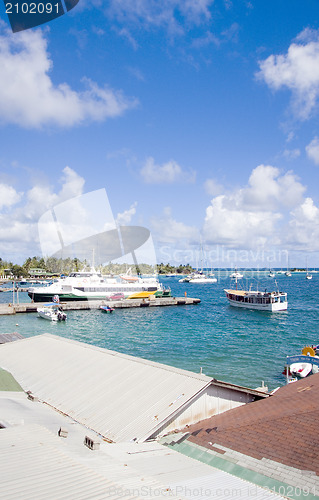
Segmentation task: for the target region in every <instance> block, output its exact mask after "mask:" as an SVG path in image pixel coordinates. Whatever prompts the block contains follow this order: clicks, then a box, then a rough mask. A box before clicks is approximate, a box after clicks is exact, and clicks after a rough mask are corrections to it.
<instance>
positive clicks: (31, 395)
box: [27, 391, 39, 401]
mask: <svg viewBox="0 0 319 500" xmlns="http://www.w3.org/2000/svg"><path fill="white" fill-rule="evenodd" d="M27 394H28V399H30V401H39V398H38V397H37V396H35V395H34V394H32V392H30V391H28V392H27Z"/></svg>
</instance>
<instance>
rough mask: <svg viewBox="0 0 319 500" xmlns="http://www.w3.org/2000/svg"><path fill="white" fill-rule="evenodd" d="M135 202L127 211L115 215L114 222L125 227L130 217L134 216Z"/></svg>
mask: <svg viewBox="0 0 319 500" xmlns="http://www.w3.org/2000/svg"><path fill="white" fill-rule="evenodd" d="M136 207H137V202H136V201H135V202H134V203H133V204H132V205H131V206H130V208H129V209H128V210H124V212H122V213H120V214H117V217H116V222H117V223H118V224H119V225H120V226H121V225H122V226H125V225H127V224H129V223H130V222H131V220H132V217H133V216H134V215H135V214H136Z"/></svg>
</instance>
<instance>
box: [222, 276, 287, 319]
mask: <svg viewBox="0 0 319 500" xmlns="http://www.w3.org/2000/svg"><path fill="white" fill-rule="evenodd" d="M224 291H225V293H226V297H227V299H228V302H229V304H230V305H232V306H235V307H245V308H246V309H256V310H258V311H270V312H277V311H286V310H287V307H288V301H287V293H285V292H279V291H275V292H267V291H265V292H259V291H258V290H251V289H249V290H237V280H236V289H235V290H233V289H225V290H224Z"/></svg>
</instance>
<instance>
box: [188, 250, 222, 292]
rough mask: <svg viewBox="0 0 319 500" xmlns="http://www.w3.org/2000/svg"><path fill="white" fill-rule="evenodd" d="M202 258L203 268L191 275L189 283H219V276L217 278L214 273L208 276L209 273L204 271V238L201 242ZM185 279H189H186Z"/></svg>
mask: <svg viewBox="0 0 319 500" xmlns="http://www.w3.org/2000/svg"><path fill="white" fill-rule="evenodd" d="M200 258H201V270H200V271H198V272H197V273H193V274H191V276H190V279H189V280H188V283H198V284H202V283H207V284H208V283H217V278H215V276H214V274H211V275H210V276H207V274H205V273H204V271H203V244H202V240H201V242H200ZM185 281H187V280H186V279H185Z"/></svg>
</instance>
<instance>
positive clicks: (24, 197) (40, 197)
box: [0, 167, 84, 260]
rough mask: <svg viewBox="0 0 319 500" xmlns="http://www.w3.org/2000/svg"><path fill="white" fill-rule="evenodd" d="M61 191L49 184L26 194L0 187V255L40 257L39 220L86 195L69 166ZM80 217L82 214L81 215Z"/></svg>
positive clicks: (6, 186)
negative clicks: (51, 211) (67, 201)
mask: <svg viewBox="0 0 319 500" xmlns="http://www.w3.org/2000/svg"><path fill="white" fill-rule="evenodd" d="M60 185H61V188H60V190H58V191H57V192H56V191H55V190H54V188H53V187H52V186H50V185H49V184H44V183H43V182H42V183H41V184H36V185H34V186H33V187H32V188H30V189H29V190H26V191H25V193H17V191H16V190H15V189H14V187H12V186H8V185H4V184H0V225H1V229H2V230H1V231H0V254H1V255H2V256H3V255H8V256H9V258H10V259H13V260H14V255H17V254H18V253H19V254H20V255H24V257H25V256H27V255H36V254H38V255H39V254H40V247H39V241H38V240H39V239H38V225H37V224H38V221H39V218H40V217H41V216H42V214H43V213H44V212H45V211H46V210H48V209H50V208H52V207H54V206H55V205H57V204H59V203H61V202H63V201H65V200H67V199H69V198H74V197H75V196H78V195H80V194H82V192H83V187H84V179H83V178H82V177H80V176H79V175H78V174H77V173H76V172H75V171H74V170H72V169H71V168H70V167H65V168H64V169H63V171H62V176H61V178H60ZM78 217H79V214H78Z"/></svg>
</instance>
